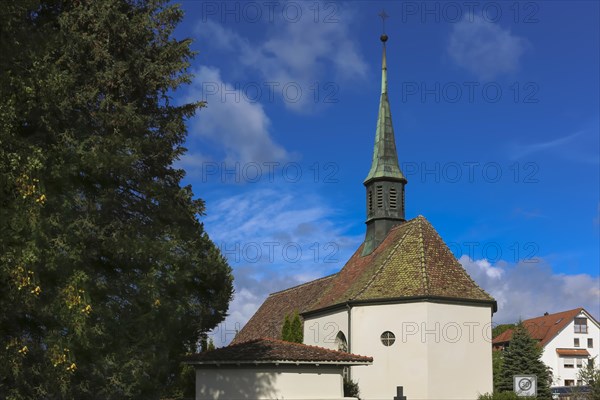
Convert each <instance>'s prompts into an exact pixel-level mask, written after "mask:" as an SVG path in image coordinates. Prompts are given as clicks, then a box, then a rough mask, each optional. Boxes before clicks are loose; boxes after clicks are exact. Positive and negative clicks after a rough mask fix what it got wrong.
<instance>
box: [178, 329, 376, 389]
mask: <svg viewBox="0 0 600 400" xmlns="http://www.w3.org/2000/svg"><path fill="white" fill-rule="evenodd" d="M183 361H184V363H186V364H189V365H192V366H193V367H194V369H195V372H196V399H202V400H203V399H211V400H215V399H226V400H236V399H240V400H241V399H252V400H259V399H306V400H310V399H314V400H317V399H319V400H321V399H323V400H344V399H347V397H345V396H344V391H343V386H344V385H343V379H344V378H343V377H344V370H345V369H346V368H348V367H349V366H369V365H371V364H372V363H373V358H371V357H366V356H360V355H356V354H351V353H346V352H342V351H336V350H330V349H325V348H323V347H318V346H309V345H306V344H302V343H290V342H284V341H282V340H276V339H269V338H261V339H256V340H251V341H248V342H243V343H237V344H232V345H229V346H227V347H223V348H219V349H215V350H212V351H207V352H203V353H199V354H193V355H190V356H188V357H186V358H185V359H184V360H183Z"/></svg>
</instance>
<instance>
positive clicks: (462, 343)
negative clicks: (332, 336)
mask: <svg viewBox="0 0 600 400" xmlns="http://www.w3.org/2000/svg"><path fill="white" fill-rule="evenodd" d="M384 331H390V332H392V333H394V335H395V336H396V342H395V343H394V344H393V345H392V346H390V347H386V346H384V345H383V344H382V343H381V340H380V336H381V334H382V333H383V332H384ZM351 351H352V352H353V353H356V354H360V355H366V356H372V357H373V365H370V366H356V367H352V372H351V374H352V378H353V379H354V380H355V381H358V384H359V387H360V391H361V398H363V399H366V400H375V399H376V400H381V399H392V398H393V397H394V395H395V393H396V387H397V386H403V387H404V394H405V395H406V396H407V397H408V398H409V399H410V400H420V399H423V400H424V399H457V400H458V399H460V400H469V399H473V400H474V399H476V398H477V396H478V394H480V393H486V392H491V391H492V389H493V380H492V348H491V309H490V308H489V307H480V306H464V305H449V304H437V303H427V302H417V303H404V304H389V305H365V306H355V307H353V308H352V332H351Z"/></svg>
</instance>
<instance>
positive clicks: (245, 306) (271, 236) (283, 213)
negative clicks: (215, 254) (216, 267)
mask: <svg viewBox="0 0 600 400" xmlns="http://www.w3.org/2000/svg"><path fill="white" fill-rule="evenodd" d="M304 189H305V188H301V187H299V186H298V185H291V187H286V186H285V185H283V184H281V183H277V184H276V183H273V188H271V187H257V188H256V189H249V190H247V191H246V192H245V193H243V194H238V195H233V196H230V197H226V198H219V199H214V200H209V201H207V205H208V207H207V208H208V209H210V210H211V212H210V215H209V216H207V217H206V218H204V224H205V228H206V231H207V232H208V233H209V234H210V237H211V239H212V240H213V242H215V244H217V246H219V248H221V250H222V252H223V254H224V255H225V256H226V257H227V258H228V261H229V263H230V265H232V267H233V268H234V277H235V280H234V285H235V295H234V299H233V301H232V302H231V303H230V310H229V316H228V317H227V319H226V320H225V322H224V324H223V325H222V326H221V327H220V328H219V329H220V331H221V332H224V331H226V330H228V331H230V333H231V331H233V330H234V329H235V328H234V327H235V326H236V325H237V326H238V327H242V326H243V325H244V324H245V323H246V322H247V321H248V320H249V319H250V317H252V315H253V314H254V312H256V310H257V309H258V307H259V306H260V305H261V304H262V302H263V301H264V299H265V298H266V297H267V296H268V295H269V293H272V292H275V291H278V290H282V289H285V288H288V287H291V286H294V285H298V284H301V283H305V282H308V281H311V280H313V279H316V278H319V277H322V276H325V275H328V274H331V273H334V272H337V271H338V270H339V269H340V268H341V266H342V265H343V263H345V262H346V261H347V260H348V259H349V258H350V256H351V255H352V253H353V252H354V251H355V250H356V249H357V248H358V246H359V244H360V242H361V240H362V239H363V237H362V235H360V236H352V235H348V234H347V229H348V228H349V226H344V225H343V224H340V223H339V222H337V221H333V220H332V219H331V216H332V215H335V214H336V212H335V211H336V210H332V209H331V208H329V207H328V206H327V204H326V202H325V201H323V199H321V198H320V197H318V196H316V195H313V194H310V193H308V192H307V190H304ZM223 326H224V327H226V329H224V328H223ZM215 335H217V336H218V335H219V332H215ZM226 336H227V337H226V338H225V339H226V340H222V339H223V338H222V337H220V336H218V338H219V340H220V341H221V342H220V343H216V344H217V345H225V344H226V343H228V342H229V341H231V339H233V335H231V334H228V335H226Z"/></svg>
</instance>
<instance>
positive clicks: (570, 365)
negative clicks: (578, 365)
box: [564, 358, 575, 368]
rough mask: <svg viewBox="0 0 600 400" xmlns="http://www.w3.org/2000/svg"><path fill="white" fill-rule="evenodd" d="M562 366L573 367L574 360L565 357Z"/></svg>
mask: <svg viewBox="0 0 600 400" xmlns="http://www.w3.org/2000/svg"><path fill="white" fill-rule="evenodd" d="M564 367H565V368H574V367H575V363H574V360H573V359H572V358H565V361H564Z"/></svg>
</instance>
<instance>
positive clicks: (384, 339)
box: [381, 331, 396, 347]
mask: <svg viewBox="0 0 600 400" xmlns="http://www.w3.org/2000/svg"><path fill="white" fill-rule="evenodd" d="M395 341H396V335H394V334H393V333H392V332H390V331H385V332H383V333H382V334H381V343H383V345H384V346H386V347H389V346H391V345H393V344H394V342H395Z"/></svg>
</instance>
